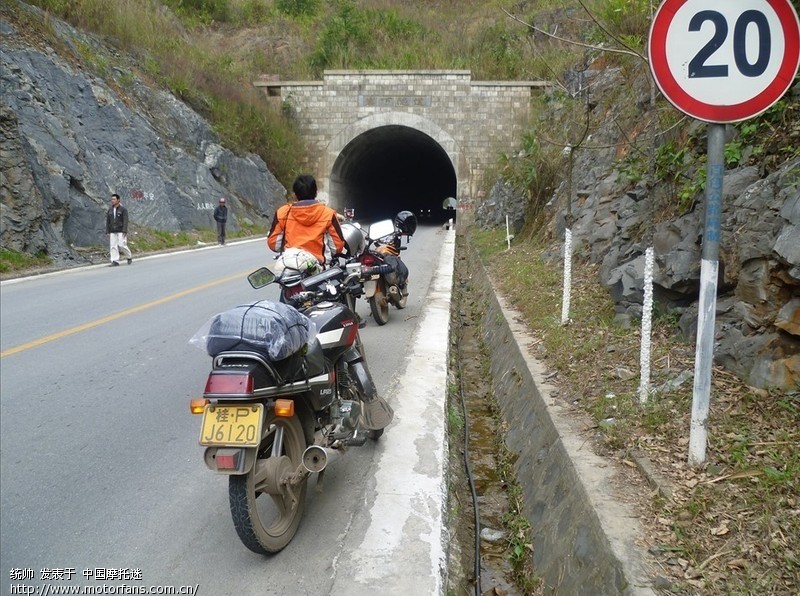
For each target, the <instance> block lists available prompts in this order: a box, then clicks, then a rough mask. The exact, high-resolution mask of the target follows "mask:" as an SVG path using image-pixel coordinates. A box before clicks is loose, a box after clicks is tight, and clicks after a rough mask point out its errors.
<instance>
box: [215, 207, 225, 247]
mask: <svg viewBox="0 0 800 596" xmlns="http://www.w3.org/2000/svg"><path fill="white" fill-rule="evenodd" d="M214 221H216V222H217V242H219V243H220V244H225V224H226V223H228V207H227V206H226V205H225V197H222V198H221V199H220V200H219V205H217V206H216V208H215V209H214Z"/></svg>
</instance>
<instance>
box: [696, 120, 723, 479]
mask: <svg viewBox="0 0 800 596" xmlns="http://www.w3.org/2000/svg"><path fill="white" fill-rule="evenodd" d="M706 154H707V156H708V161H707V163H706V172H707V174H706V205H705V229H704V231H703V254H702V259H701V261H700V300H699V302H698V304H697V344H696V346H695V356H694V390H693V393H692V422H691V426H690V428H689V465H690V466H699V465H702V464H703V463H704V462H705V461H706V445H707V439H708V411H709V407H710V402H711V367H712V364H713V360H714V322H715V319H716V314H717V313H716V310H717V275H718V274H719V241H720V232H721V230H720V228H721V219H722V184H723V178H724V175H725V125H724V124H709V127H708V151H707V152H706Z"/></svg>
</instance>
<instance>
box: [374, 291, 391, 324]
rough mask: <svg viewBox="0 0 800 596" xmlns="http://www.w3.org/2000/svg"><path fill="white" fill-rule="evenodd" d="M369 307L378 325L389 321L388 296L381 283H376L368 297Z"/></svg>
mask: <svg viewBox="0 0 800 596" xmlns="http://www.w3.org/2000/svg"><path fill="white" fill-rule="evenodd" d="M369 309H370V311H372V318H373V319H375V322H376V323H377V324H378V325H386V323H388V322H389V297H388V296H387V295H386V292H385V291H384V288H383V285H382V284H378V287H377V288H375V294H374V295H373V296H372V297H371V298H370V299H369Z"/></svg>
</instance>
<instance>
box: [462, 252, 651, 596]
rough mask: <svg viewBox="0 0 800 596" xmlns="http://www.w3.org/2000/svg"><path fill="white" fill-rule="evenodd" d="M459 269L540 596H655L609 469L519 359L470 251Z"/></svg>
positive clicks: (530, 340) (521, 338)
mask: <svg viewBox="0 0 800 596" xmlns="http://www.w3.org/2000/svg"><path fill="white" fill-rule="evenodd" d="M469 261H470V270H471V271H472V272H473V277H472V286H473V289H474V291H475V297H476V298H477V299H480V300H481V301H482V302H483V303H484V304H485V309H484V313H485V314H484V316H483V321H482V330H483V336H484V342H485V344H486V347H487V351H488V353H489V354H490V361H491V362H490V368H491V374H492V385H493V391H494V394H495V395H496V396H497V399H498V402H499V404H500V408H501V412H502V415H503V418H504V419H505V420H506V421H507V422H508V428H509V431H508V434H507V435H506V439H505V440H506V445H507V447H508V449H509V450H511V451H512V452H514V453H516V454H518V459H517V461H516V463H515V470H516V475H517V480H518V482H519V483H520V485H521V487H522V489H523V493H524V496H525V515H526V517H527V519H528V520H529V521H530V523H531V527H532V530H533V536H534V566H535V572H536V573H537V574H538V575H539V576H540V577H542V578H543V580H544V583H545V593H560V594H603V595H606V594H625V595H650V594H655V592H654V590H653V589H652V587H651V585H652V578H653V577H654V576H655V573H654V570H653V569H652V567H651V565H650V563H649V562H648V561H647V559H646V557H647V555H646V552H645V549H646V547H645V546H642V545H643V540H642V538H643V536H644V534H643V532H642V529H641V526H640V525H639V523H638V520H637V519H636V517H637V516H636V512H635V511H633V509H632V508H631V507H629V506H628V505H626V504H625V503H622V502H621V501H620V500H619V499H618V498H617V497H616V496H615V493H614V486H613V483H614V481H615V477H616V476H617V473H616V471H615V468H614V467H613V466H612V465H611V464H610V463H609V462H608V461H607V460H605V459H603V458H601V457H599V456H597V455H595V454H594V453H592V452H591V449H590V448H589V447H588V446H587V445H585V443H586V440H585V437H584V436H582V435H581V432H580V430H581V426H580V425H579V424H578V422H579V421H578V420H576V415H575V412H574V411H571V410H570V409H568V408H567V407H565V406H564V405H562V404H561V403H559V402H558V401H556V400H555V399H554V398H553V397H552V395H553V389H554V388H553V387H551V386H549V385H548V384H547V383H545V381H544V378H545V374H544V373H545V371H544V369H543V367H542V365H541V364H540V363H539V362H538V361H536V360H535V359H534V358H533V357H532V356H531V355H530V354H529V351H530V350H529V349H528V347H529V346H531V345H533V344H534V343H535V338H534V337H533V336H532V335H531V334H530V333H529V332H528V330H527V328H526V327H525V326H523V325H522V324H520V323H518V322H517V321H519V320H522V318H521V315H520V314H519V313H518V312H517V311H516V310H515V309H514V308H513V307H511V306H510V305H508V304H507V303H506V302H505V301H504V300H503V298H502V297H501V296H499V295H498V294H497V292H496V291H495V289H494V288H493V286H492V284H491V281H490V279H489V277H488V274H487V272H486V270H485V269H484V267H483V265H482V264H481V262H480V260H479V259H478V258H477V256H476V255H475V254H474V252H472V251H471V250H470V254H469Z"/></svg>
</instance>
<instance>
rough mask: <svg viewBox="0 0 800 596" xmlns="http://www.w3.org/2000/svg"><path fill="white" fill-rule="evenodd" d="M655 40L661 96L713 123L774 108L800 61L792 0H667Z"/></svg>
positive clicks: (652, 48) (651, 48)
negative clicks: (772, 106)
mask: <svg viewBox="0 0 800 596" xmlns="http://www.w3.org/2000/svg"><path fill="white" fill-rule="evenodd" d="M649 42H650V43H649V45H648V53H649V57H650V68H651V70H652V72H653V77H654V78H655V80H656V83H657V84H658V86H659V88H660V89H661V92H662V93H663V94H664V96H665V97H666V98H667V99H668V100H669V101H670V102H671V103H672V104H673V105H675V107H677V108H678V109H679V110H681V111H682V112H684V113H686V114H688V115H690V116H693V117H695V118H698V119H699V120H705V121H707V122H716V123H726V122H738V121H740V120H745V119H747V118H752V117H753V116H756V115H758V114H760V113H761V112H763V111H764V110H766V109H768V108H769V107H770V106H771V105H773V104H774V103H775V102H777V101H778V100H779V99H780V98H781V97H782V96H783V94H784V93H786V90H787V89H789V87H790V86H791V84H792V81H793V80H794V77H795V74H796V73H797V67H798V64H799V63H800V24H799V23H798V17H797V12H796V11H795V9H794V7H793V6H792V5H791V3H790V0H664V2H662V4H661V5H660V6H659V8H658V11H657V12H656V14H655V16H654V18H653V24H652V27H651V29H650V39H649Z"/></svg>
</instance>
